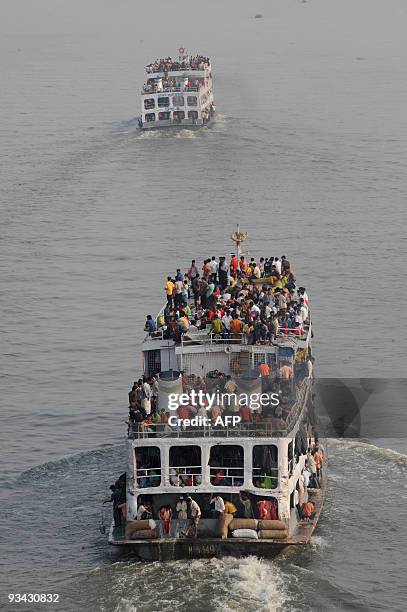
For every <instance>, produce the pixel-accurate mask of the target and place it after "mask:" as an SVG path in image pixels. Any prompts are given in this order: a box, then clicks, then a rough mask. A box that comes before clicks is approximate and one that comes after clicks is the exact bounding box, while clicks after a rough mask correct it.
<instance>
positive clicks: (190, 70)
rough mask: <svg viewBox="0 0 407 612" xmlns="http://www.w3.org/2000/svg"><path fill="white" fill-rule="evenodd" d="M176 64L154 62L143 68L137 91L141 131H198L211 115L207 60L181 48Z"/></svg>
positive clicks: (209, 119) (210, 91)
mask: <svg viewBox="0 0 407 612" xmlns="http://www.w3.org/2000/svg"><path fill="white" fill-rule="evenodd" d="M178 53H179V56H178V59H177V60H174V59H172V58H171V57H167V58H162V59H157V60H155V61H154V62H152V63H151V64H149V65H148V66H146V73H147V75H148V78H147V81H146V82H145V83H144V85H143V87H142V90H141V117H140V120H139V124H140V127H141V128H142V129H152V128H160V127H170V126H173V127H174V126H175V127H183V126H194V127H199V126H203V125H207V124H208V123H209V122H210V121H211V120H212V118H213V116H214V114H215V104H214V97H213V85H212V67H211V63H210V60H209V58H208V57H204V56H202V55H195V56H192V55H191V54H189V53H188V51H187V50H186V49H185V48H184V47H180V48H179V50H178Z"/></svg>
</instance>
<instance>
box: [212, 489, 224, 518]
mask: <svg viewBox="0 0 407 612" xmlns="http://www.w3.org/2000/svg"><path fill="white" fill-rule="evenodd" d="M210 504H214V512H215V515H216V518H218V517H220V515H221V514H223V513H224V512H225V502H224V501H223V499H222V497H221V496H220V495H218V494H216V495H215V496H214V498H213V499H211V501H210Z"/></svg>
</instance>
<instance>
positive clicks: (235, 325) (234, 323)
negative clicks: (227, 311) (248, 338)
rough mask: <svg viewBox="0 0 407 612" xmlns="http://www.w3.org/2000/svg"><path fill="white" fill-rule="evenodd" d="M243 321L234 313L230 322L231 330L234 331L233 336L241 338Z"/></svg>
mask: <svg viewBox="0 0 407 612" xmlns="http://www.w3.org/2000/svg"><path fill="white" fill-rule="evenodd" d="M242 328H243V322H242V321H241V320H240V319H239V317H238V316H237V314H236V313H234V314H233V315H232V320H231V322H230V331H231V332H232V338H235V339H237V338H239V337H240V334H241V333H242Z"/></svg>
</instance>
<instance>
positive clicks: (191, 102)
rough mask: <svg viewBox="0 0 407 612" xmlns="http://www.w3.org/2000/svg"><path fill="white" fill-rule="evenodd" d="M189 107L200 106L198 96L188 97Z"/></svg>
mask: <svg viewBox="0 0 407 612" xmlns="http://www.w3.org/2000/svg"><path fill="white" fill-rule="evenodd" d="M187 104H188V106H196V105H197V104H198V98H197V97H196V96H188V97H187Z"/></svg>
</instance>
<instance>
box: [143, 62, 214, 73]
mask: <svg viewBox="0 0 407 612" xmlns="http://www.w3.org/2000/svg"><path fill="white" fill-rule="evenodd" d="M210 69H211V65H210V64H207V65H205V64H200V65H199V66H189V65H188V66H181V65H180V64H176V63H175V64H172V65H169V66H165V65H164V64H158V66H146V72H147V74H161V73H163V74H164V73H166V72H181V73H185V72H188V71H189V70H192V71H193V72H205V70H210Z"/></svg>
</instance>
